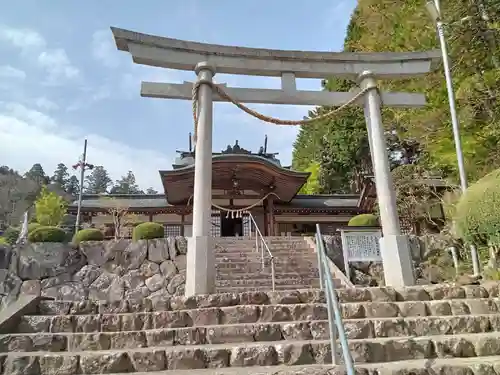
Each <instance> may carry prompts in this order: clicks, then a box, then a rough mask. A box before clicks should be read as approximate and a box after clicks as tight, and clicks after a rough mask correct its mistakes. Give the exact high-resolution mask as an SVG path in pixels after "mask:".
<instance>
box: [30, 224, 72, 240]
mask: <svg viewBox="0 0 500 375" xmlns="http://www.w3.org/2000/svg"><path fill="white" fill-rule="evenodd" d="M28 240H29V241H30V242H65V241H66V232H65V231H64V230H63V229H61V228H59V227H45V226H39V227H38V228H36V229H35V230H33V232H31V233H28Z"/></svg>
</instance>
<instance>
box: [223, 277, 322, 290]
mask: <svg viewBox="0 0 500 375" xmlns="http://www.w3.org/2000/svg"><path fill="white" fill-rule="evenodd" d="M271 282H272V279H246V278H243V279H229V280H226V279H218V280H217V281H216V286H217V287H228V286H230V287H247V286H249V287H259V286H267V285H269V286H270V285H271ZM274 282H275V285H276V286H280V285H283V286H288V287H290V288H291V289H293V288H294V286H295V285H310V286H311V287H312V288H319V286H320V285H319V278H317V277H314V276H312V277H294V278H275V280H274Z"/></svg>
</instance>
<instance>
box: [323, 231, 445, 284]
mask: <svg viewBox="0 0 500 375" xmlns="http://www.w3.org/2000/svg"><path fill="white" fill-rule="evenodd" d="M323 239H324V243H325V250H326V252H327V255H328V257H329V258H330V259H331V260H332V261H333V262H334V263H335V265H336V266H337V267H338V268H339V269H341V270H342V271H344V272H345V266H344V256H343V252H342V241H341V237H340V234H338V235H325V236H323ZM409 239H410V252H411V256H412V260H413V264H414V269H415V276H416V279H417V280H416V281H417V284H433V283H439V282H444V281H447V279H448V278H449V275H450V271H449V268H450V267H453V264H452V260H451V258H450V256H449V254H448V253H447V252H446V248H448V247H450V246H452V245H454V242H453V240H452V239H451V238H450V237H449V236H448V235H444V234H440V233H437V234H426V235H422V236H409ZM436 255H438V256H441V257H442V258H443V259H441V260H442V261H441V262H440V263H441V265H437V264H430V263H429V259H430V258H435V257H436ZM443 267H446V270H443ZM350 271H351V272H350V273H351V275H350V277H351V281H352V282H353V283H354V284H355V285H360V286H380V285H384V284H385V283H384V272H383V267H382V264H381V263H375V262H353V263H350Z"/></svg>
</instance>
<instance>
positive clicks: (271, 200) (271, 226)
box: [267, 196, 274, 237]
mask: <svg viewBox="0 0 500 375" xmlns="http://www.w3.org/2000/svg"><path fill="white" fill-rule="evenodd" d="M267 200H268V204H267V206H268V210H267V211H268V215H267V216H268V222H269V232H268V234H267V235H268V236H271V237H272V236H274V197H273V196H270V197H268V198H267Z"/></svg>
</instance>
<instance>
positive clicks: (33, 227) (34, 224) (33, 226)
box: [28, 223, 40, 233]
mask: <svg viewBox="0 0 500 375" xmlns="http://www.w3.org/2000/svg"><path fill="white" fill-rule="evenodd" d="M38 227H40V224H38V223H29V224H28V233H31V232H33V231H34V230H35V229H36V228H38Z"/></svg>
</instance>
